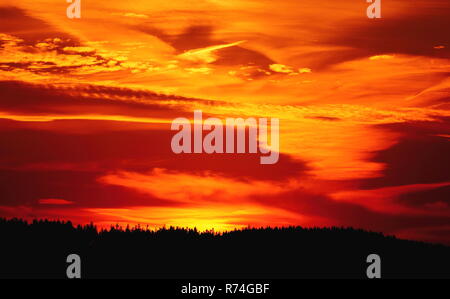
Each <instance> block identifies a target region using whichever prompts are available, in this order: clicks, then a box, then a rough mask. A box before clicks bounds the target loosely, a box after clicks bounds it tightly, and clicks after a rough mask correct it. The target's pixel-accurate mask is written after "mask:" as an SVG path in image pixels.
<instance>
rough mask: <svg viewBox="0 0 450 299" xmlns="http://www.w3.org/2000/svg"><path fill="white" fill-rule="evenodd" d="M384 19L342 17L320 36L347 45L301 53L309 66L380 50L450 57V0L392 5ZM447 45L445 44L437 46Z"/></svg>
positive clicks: (328, 43)
mask: <svg viewBox="0 0 450 299" xmlns="http://www.w3.org/2000/svg"><path fill="white" fill-rule="evenodd" d="M391 4H392V5H393V6H395V3H394V2H392V3H383V11H384V12H387V13H386V14H385V16H384V17H382V18H381V19H376V20H371V19H368V18H363V17H362V18H361V19H358V20H354V19H352V20H348V21H342V22H341V23H340V24H339V26H336V27H335V28H330V30H329V32H328V33H329V34H328V37H325V38H323V39H322V40H320V43H321V44H323V45H325V46H333V47H345V49H342V50H341V49H339V50H324V51H315V52H309V53H304V54H301V55H299V56H298V57H297V58H298V59H302V60H306V61H308V67H311V68H314V69H320V68H326V67H329V66H331V65H334V64H337V63H341V62H344V61H348V60H354V59H359V58H363V57H368V56H373V55H380V54H391V53H397V54H407V55H419V56H430V57H435V58H447V59H448V58H450V35H449V34H448V32H447V30H445V28H450V17H449V16H450V3H449V2H448V1H444V0H439V1H433V3H430V1H424V0H421V1H414V3H411V9H410V10H409V11H408V10H407V9H406V8H405V11H404V12H403V13H395V14H394V13H390V5H391ZM436 46H444V48H435V47H436Z"/></svg>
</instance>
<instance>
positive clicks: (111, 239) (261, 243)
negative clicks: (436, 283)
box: [0, 219, 450, 279]
mask: <svg viewBox="0 0 450 299" xmlns="http://www.w3.org/2000/svg"><path fill="white" fill-rule="evenodd" d="M0 244H1V245H0V248H1V249H0V250H1V256H0V277H3V278H7V277H27V278H30V277H31V278H32V277H39V278H43V277H55V278H65V275H66V268H67V262H66V258H67V256H68V255H70V254H78V255H79V256H80V257H81V260H82V272H83V277H85V278H189V279H191V278H235V279H239V278H254V279H257V278H261V279H263V278H268V279H271V278H344V277H347V278H366V268H367V262H366V258H367V256H368V255H370V254H373V253H375V254H378V255H379V256H380V257H381V260H382V273H383V277H385V278H394V277H395V278H397V277H401V278H407V277H414V278H417V277H424V278H431V277H436V278H450V247H446V246H443V245H433V244H427V243H422V242H415V241H406V240H399V239H397V238H395V237H394V236H385V235H383V234H381V233H375V232H367V231H364V230H359V229H353V228H337V227H332V228H302V227H286V228H248V229H243V230H234V231H229V232H224V233H218V232H214V231H212V230H211V231H207V232H199V231H198V230H196V229H185V228H175V227H169V228H161V229H158V230H151V229H149V228H148V227H141V226H137V227H132V228H131V227H125V228H123V227H120V226H112V227H110V228H108V229H98V228H97V227H96V226H95V225H94V224H92V223H91V224H89V225H83V226H81V225H78V226H74V225H73V224H72V223H71V222H66V221H49V220H34V221H32V222H30V223H28V222H27V221H24V220H21V219H10V220H7V219H0Z"/></svg>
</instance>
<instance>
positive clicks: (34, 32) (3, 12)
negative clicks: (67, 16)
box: [0, 6, 80, 46]
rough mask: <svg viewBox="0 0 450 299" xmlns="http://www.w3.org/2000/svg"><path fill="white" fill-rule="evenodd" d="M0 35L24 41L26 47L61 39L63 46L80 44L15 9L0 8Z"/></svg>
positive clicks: (75, 39)
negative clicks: (7, 35)
mask: <svg viewBox="0 0 450 299" xmlns="http://www.w3.org/2000/svg"><path fill="white" fill-rule="evenodd" d="M0 20H2V21H1V22H0V33H6V34H9V35H13V36H15V37H19V38H20V39H23V40H24V43H25V44H26V45H34V44H36V43H37V42H42V41H44V40H46V39H48V38H50V39H54V38H60V39H61V40H62V41H63V42H64V44H63V45H61V46H77V45H79V44H80V42H79V41H78V39H77V38H75V37H74V36H72V35H70V34H68V33H66V32H62V31H60V30H58V29H57V28H54V27H53V26H51V25H50V24H48V23H47V22H45V21H43V20H40V19H37V18H34V17H31V16H29V15H28V14H27V13H26V11H24V10H22V9H20V8H17V7H13V6H2V7H0Z"/></svg>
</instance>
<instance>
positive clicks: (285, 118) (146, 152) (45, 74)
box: [0, 0, 450, 244]
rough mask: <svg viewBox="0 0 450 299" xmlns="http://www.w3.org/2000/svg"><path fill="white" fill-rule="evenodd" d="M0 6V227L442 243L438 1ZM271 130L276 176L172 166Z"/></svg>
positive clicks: (54, 0) (449, 194) (445, 99)
mask: <svg viewBox="0 0 450 299" xmlns="http://www.w3.org/2000/svg"><path fill="white" fill-rule="evenodd" d="M67 5H68V4H67V3H66V1H64V0H34V1H31V0H30V1H29V0H15V1H9V0H0V16H1V19H2V22H1V23H0V91H1V93H0V123H1V125H0V178H1V179H0V184H1V189H0V190H2V191H0V192H1V196H0V216H4V217H24V218H27V219H31V218H34V217H49V218H52V219H53V218H59V219H70V220H72V221H74V222H77V223H88V222H90V221H94V222H96V223H98V224H99V225H102V226H107V225H110V224H115V223H120V224H131V225H133V224H137V223H139V224H141V225H147V224H148V225H149V226H150V227H160V226H162V225H179V226H190V227H193V226H197V227H198V228H200V229H209V228H214V229H216V230H225V229H233V228H241V227H246V226H248V225H250V226H284V225H304V226H329V225H338V226H354V227H358V228H365V229H371V230H377V231H382V232H385V233H389V234H395V235H397V236H399V237H406V238H413V239H420V240H427V241H436V242H444V243H449V244H450V172H449V170H448V169H449V166H450V163H449V162H450V159H449V155H448V153H449V150H450V143H449V136H450V122H449V120H450V111H449V108H450V106H449V99H450V78H449V74H450V34H449V32H448V28H450V3H449V2H448V1H447V0H433V1H429V0H428V1H426V0H420V1H415V2H414V5H412V4H411V3H410V2H408V1H400V0H390V1H384V2H383V6H382V9H383V13H382V15H383V18H382V19H377V20H370V19H368V18H367V16H366V8H367V4H366V1H363V0H351V1H350V0H341V1H329V0H326V1H325V0H323V1H313V0H282V1H281V0H280V1H268V0H228V1H217V0H207V1H206V0H199V1H186V0H184V1H181V0H174V1H159V0H158V1H157V0H152V1H149V0H145V1H144V0H139V1H136V0H131V1H118V0H112V1H92V0H82V9H81V13H82V17H81V19H68V18H67V17H66V7H67ZM194 110H202V111H203V113H204V114H205V116H213V117H218V118H221V119H224V118H226V117H244V118H245V117H269V118H270V117H276V118H279V119H280V144H281V147H280V151H281V155H280V160H279V162H278V164H275V165H260V164H259V155H256V156H255V155H175V154H173V153H172V151H171V149H170V140H171V137H172V135H173V132H171V131H170V123H171V122H172V120H173V119H175V118H178V117H187V118H190V119H192V118H193V111H194Z"/></svg>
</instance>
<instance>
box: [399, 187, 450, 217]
mask: <svg viewBox="0 0 450 299" xmlns="http://www.w3.org/2000/svg"><path fill="white" fill-rule="evenodd" d="M398 201H399V202H400V203H402V204H404V205H408V206H414V207H421V208H433V207H435V208H439V209H440V210H441V211H442V210H443V209H449V210H450V186H444V187H439V188H435V189H431V190H424V191H418V192H410V193H406V194H402V195H400V197H399V200H398Z"/></svg>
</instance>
